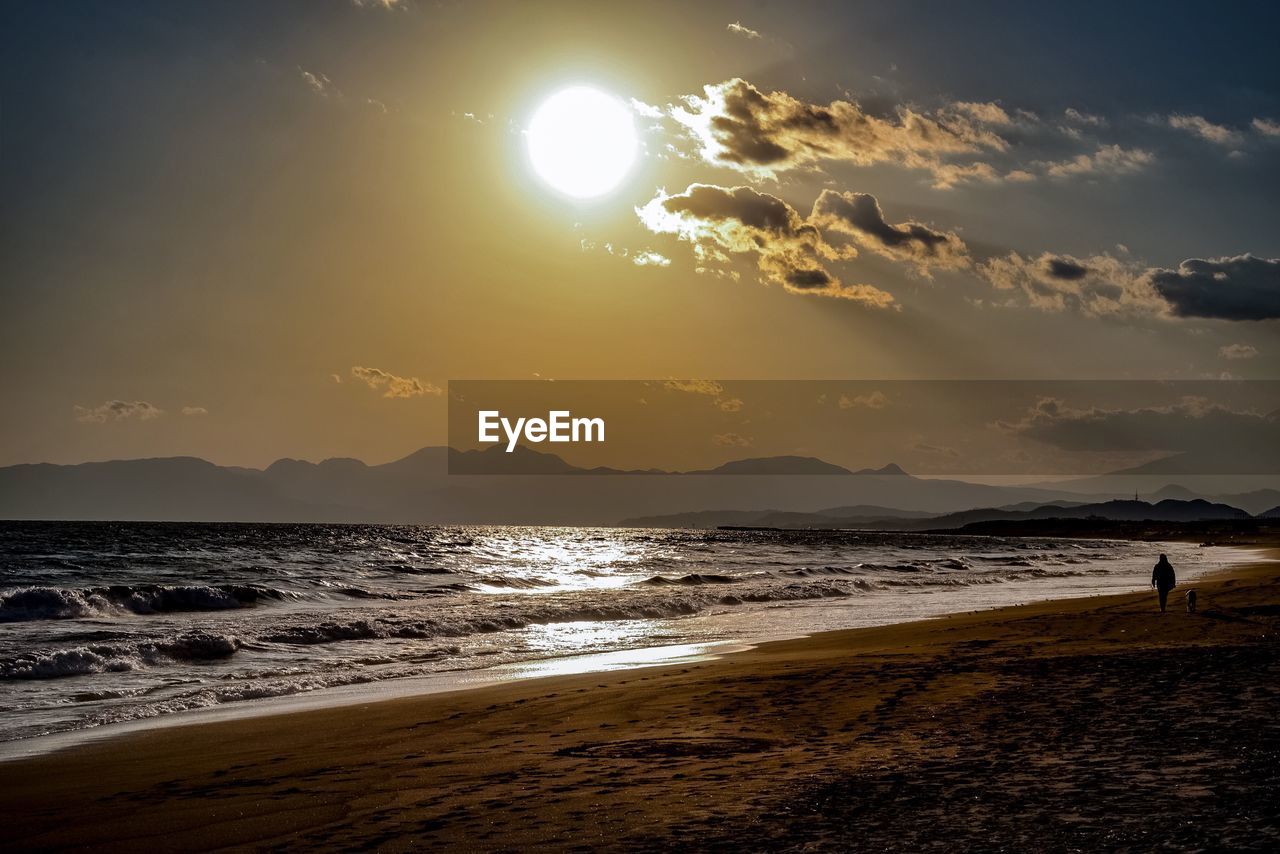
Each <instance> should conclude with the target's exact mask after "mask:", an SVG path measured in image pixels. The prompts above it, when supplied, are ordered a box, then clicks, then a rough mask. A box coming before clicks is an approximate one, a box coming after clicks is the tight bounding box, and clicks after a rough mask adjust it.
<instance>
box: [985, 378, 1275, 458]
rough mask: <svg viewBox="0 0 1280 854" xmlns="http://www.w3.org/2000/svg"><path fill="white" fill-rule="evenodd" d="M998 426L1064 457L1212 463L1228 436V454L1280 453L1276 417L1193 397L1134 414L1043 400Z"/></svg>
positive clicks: (1263, 455) (1133, 410) (1217, 456)
mask: <svg viewBox="0 0 1280 854" xmlns="http://www.w3.org/2000/svg"><path fill="white" fill-rule="evenodd" d="M1000 426H1001V427H1003V428H1004V429H1006V430H1008V431H1010V432H1013V433H1017V434H1020V435H1022V436H1025V437H1027V438H1030V439H1035V440H1037V441H1040V442H1045V443H1047V444H1049V445H1052V446H1054V447H1057V448H1060V449H1062V450H1066V451H1088V452H1106V451H1168V452H1174V453H1178V452H1180V453H1190V454H1195V455H1197V456H1199V457H1201V458H1213V459H1217V458H1219V457H1220V456H1221V450H1222V445H1223V442H1222V438H1223V437H1224V436H1230V437H1231V443H1230V444H1231V445H1233V446H1234V447H1233V454H1235V455H1236V456H1243V457H1245V458H1247V456H1248V455H1249V454H1253V455H1255V456H1256V457H1257V460H1258V462H1259V463H1260V464H1261V463H1262V460H1263V459H1264V458H1265V459H1266V460H1269V461H1274V460H1276V458H1277V451H1276V449H1280V415H1278V414H1277V413H1276V412H1271V413H1269V414H1264V413H1260V412H1253V411H1240V410H1234V409H1230V408H1228V407H1225V406H1222V405H1220V404H1217V403H1213V402H1210V401H1209V400H1207V399H1205V398H1203V397H1195V396H1188V397H1184V398H1182V399H1181V400H1180V401H1179V402H1178V403H1174V404H1171V405H1167V406H1152V407H1143V408H1135V409H1102V408H1097V407H1094V408H1089V409H1078V408H1073V407H1071V406H1069V405H1067V404H1066V403H1064V402H1063V401H1061V400H1059V399H1056V398H1050V397H1046V398H1042V399H1041V400H1040V401H1039V402H1037V404H1036V405H1035V407H1033V408H1032V409H1031V411H1030V412H1028V413H1027V415H1026V417H1024V418H1023V419H1022V420H1021V421H1019V422H1017V423H1004V422H1002V423H1001V424H1000ZM1271 464H1273V463H1267V465H1271ZM1259 470H1262V469H1259Z"/></svg>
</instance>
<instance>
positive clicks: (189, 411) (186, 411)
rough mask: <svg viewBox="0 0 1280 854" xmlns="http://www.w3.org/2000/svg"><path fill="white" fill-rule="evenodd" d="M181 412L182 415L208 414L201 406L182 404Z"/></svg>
mask: <svg viewBox="0 0 1280 854" xmlns="http://www.w3.org/2000/svg"><path fill="white" fill-rule="evenodd" d="M182 414H183V415H196V416H198V415H208V414H209V410H207V409H205V408H204V407H203V406H184V407H182Z"/></svg>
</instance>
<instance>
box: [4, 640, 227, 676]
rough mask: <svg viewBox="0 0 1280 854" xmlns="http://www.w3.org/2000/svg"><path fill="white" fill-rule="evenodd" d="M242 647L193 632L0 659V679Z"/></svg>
mask: <svg viewBox="0 0 1280 854" xmlns="http://www.w3.org/2000/svg"><path fill="white" fill-rule="evenodd" d="M242 645H243V644H242V643H241V641H240V639H239V638H236V637H231V636H227V635H218V634H212V633H208V632H192V633H190V634H186V635H180V636H178V637H176V638H171V639H168V640H158V641H145V642H143V643H139V644H135V645H108V644H97V645H93V646H82V647H74V648H71V649H59V650H52V651H46V652H26V653H22V654H21V655H16V656H14V657H12V658H7V659H3V660H0V679H60V678H62V677H65V676H85V675H88V674H91V673H119V672H121V671H125V670H134V669H137V668H139V667H149V666H155V665H161V664H168V663H172V662H179V661H212V660H216V659H221V658H228V657H230V656H232V655H234V654H235V653H236V651H237V650H239V649H240V647H241V646H242Z"/></svg>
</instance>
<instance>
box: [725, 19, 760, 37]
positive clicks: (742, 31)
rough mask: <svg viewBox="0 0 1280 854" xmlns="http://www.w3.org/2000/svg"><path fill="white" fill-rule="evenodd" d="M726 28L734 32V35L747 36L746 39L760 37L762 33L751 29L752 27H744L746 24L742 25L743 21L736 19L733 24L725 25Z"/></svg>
mask: <svg viewBox="0 0 1280 854" xmlns="http://www.w3.org/2000/svg"><path fill="white" fill-rule="evenodd" d="M725 29H726V30H728V31H729V32H731V33H733V34H734V35H736V36H742V37H743V38H745V39H758V38H760V33H758V32H757V31H755V30H753V29H751V28H750V27H744V26H742V22H741V21H734V22H733V23H732V24H730V25H729V26H727V27H725Z"/></svg>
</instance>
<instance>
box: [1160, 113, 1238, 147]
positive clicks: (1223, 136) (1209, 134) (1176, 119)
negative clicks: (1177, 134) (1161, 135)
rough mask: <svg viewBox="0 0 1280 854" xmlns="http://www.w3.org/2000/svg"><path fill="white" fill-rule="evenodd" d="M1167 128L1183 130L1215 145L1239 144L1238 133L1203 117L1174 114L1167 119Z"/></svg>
mask: <svg viewBox="0 0 1280 854" xmlns="http://www.w3.org/2000/svg"><path fill="white" fill-rule="evenodd" d="M1168 122H1169V127H1171V128H1177V129H1178V130H1184V131H1186V132H1187V133H1190V134H1193V135H1195V136H1198V137H1200V138H1201V139H1203V140H1206V141H1208V142H1212V143H1214V144H1216V145H1229V146H1235V145H1239V144H1240V132H1239V131H1235V130H1232V129H1231V128H1228V127H1224V126H1222V125H1215V124H1214V123H1213V122H1211V121H1209V120H1208V119H1206V118H1205V117H1204V116H1184V115H1180V114H1178V113H1175V114H1173V115H1171V116H1169V118H1168Z"/></svg>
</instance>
